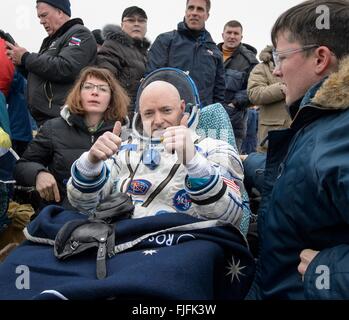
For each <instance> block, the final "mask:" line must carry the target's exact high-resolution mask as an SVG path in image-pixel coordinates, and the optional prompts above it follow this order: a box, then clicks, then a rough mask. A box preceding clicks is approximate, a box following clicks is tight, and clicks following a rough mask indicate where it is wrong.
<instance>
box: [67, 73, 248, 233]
mask: <svg viewBox="0 0 349 320" xmlns="http://www.w3.org/2000/svg"><path fill="white" fill-rule="evenodd" d="M186 105H188V103H187V101H184V100H181V96H180V93H179V91H178V90H177V88H176V87H175V86H174V85H172V84H171V83H170V82H166V81H161V80H157V81H153V82H151V83H150V84H148V85H147V86H146V87H145V88H144V89H143V90H142V92H141V93H140V95H139V99H138V106H137V108H138V113H137V114H136V115H135V118H134V121H133V134H132V136H130V137H129V139H128V140H127V141H124V142H122V141H121V138H120V137H119V136H120V132H121V124H120V123H119V122H116V124H115V127H114V130H113V132H106V133H105V134H104V135H103V136H101V137H100V138H99V139H98V140H97V141H96V142H95V144H94V145H93V146H92V148H91V149H90V150H89V151H88V152H85V153H84V154H83V155H82V156H81V157H80V158H79V159H78V160H77V161H76V162H75V163H74V164H73V166H72V177H71V179H70V180H69V182H68V197H69V200H70V202H71V204H72V205H73V206H74V207H76V208H77V209H78V210H80V211H82V212H86V213H88V214H93V213H94V212H95V210H96V208H97V206H98V205H99V204H100V203H103V201H104V200H105V199H110V198H112V195H113V194H117V193H119V192H123V193H127V194H129V195H130V196H131V197H132V200H133V203H134V206H135V210H134V213H133V216H132V218H140V217H145V216H151V215H157V214H161V213H163V212H174V213H176V212H180V213H187V214H189V215H192V216H195V217H199V218H202V219H218V220H221V221H223V222H227V223H231V224H233V225H235V226H236V227H239V224H240V221H241V217H242V212H243V206H242V200H241V195H240V191H239V190H240V188H242V179H243V169H242V164H241V161H240V158H239V155H238V154H237V152H236V151H235V149H234V148H233V147H232V146H231V145H229V144H228V143H227V142H225V141H221V140H216V139H212V138H205V137H204V138H202V137H199V136H198V135H197V134H196V133H195V129H196V128H195V124H196V123H197V121H194V120H195V119H196V120H197V117H198V115H199V111H198V106H197V105H196V106H194V107H193V108H192V110H191V111H190V112H191V113H190V114H188V113H187V110H186ZM108 201H109V200H108Z"/></svg>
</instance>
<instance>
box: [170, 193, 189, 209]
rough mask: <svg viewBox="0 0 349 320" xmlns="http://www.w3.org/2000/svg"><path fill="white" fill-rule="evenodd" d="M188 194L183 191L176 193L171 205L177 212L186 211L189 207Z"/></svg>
mask: <svg viewBox="0 0 349 320" xmlns="http://www.w3.org/2000/svg"><path fill="white" fill-rule="evenodd" d="M191 203H192V201H191V199H190V196H189V194H188V193H187V192H186V191H185V190H184V189H183V190H180V191H178V192H177V193H176V194H175V196H174V198H173V205H174V207H175V208H176V209H177V210H178V211H181V212H183V211H188V210H189V209H190V207H191Z"/></svg>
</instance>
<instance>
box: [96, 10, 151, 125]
mask: <svg viewBox="0 0 349 320" xmlns="http://www.w3.org/2000/svg"><path fill="white" fill-rule="evenodd" d="M147 19H148V18H147V14H146V13H145V11H144V10H143V9H142V8H139V7H136V6H132V7H128V8H126V9H125V10H124V12H123V14H122V18H121V27H119V26H116V25H107V26H105V27H104V29H103V37H104V38H105V40H104V43H103V45H102V47H101V48H100V49H99V51H98V55H97V64H98V66H100V67H103V68H107V69H109V70H110V71H112V72H113V74H114V75H115V77H116V79H117V80H118V81H119V82H120V84H121V85H122V86H123V87H124V89H125V90H126V91H127V93H128V94H129V96H130V98H131V104H130V106H129V117H130V119H132V118H133V112H134V105H135V100H136V95H137V90H138V87H139V84H140V80H141V79H142V78H143V76H144V73H145V68H146V63H147V53H148V48H149V47H150V42H149V41H148V40H147V39H146V38H145V34H146V32H147Z"/></svg>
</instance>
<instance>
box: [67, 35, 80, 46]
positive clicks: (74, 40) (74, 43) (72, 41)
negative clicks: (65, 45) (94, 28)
mask: <svg viewBox="0 0 349 320" xmlns="http://www.w3.org/2000/svg"><path fill="white" fill-rule="evenodd" d="M80 44H81V39H79V38H75V37H71V39H70V41H69V45H70V46H80Z"/></svg>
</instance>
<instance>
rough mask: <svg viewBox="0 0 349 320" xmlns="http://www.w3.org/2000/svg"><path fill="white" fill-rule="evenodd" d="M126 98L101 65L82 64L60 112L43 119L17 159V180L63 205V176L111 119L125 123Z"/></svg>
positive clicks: (108, 128)
mask: <svg viewBox="0 0 349 320" xmlns="http://www.w3.org/2000/svg"><path fill="white" fill-rule="evenodd" d="M128 104H129V98H128V96H127V93H126V92H125V90H124V89H123V88H122V87H121V85H120V84H119V83H118V82H117V80H115V78H114V76H113V75H112V73H111V72H110V71H109V70H107V69H102V68H96V67H87V68H85V69H84V70H82V72H81V74H80V77H79V78H78V79H77V81H76V83H75V85H74V87H73V88H72V90H71V91H70V93H69V95H68V97H67V100H66V105H65V106H64V107H63V108H62V110H61V116H60V117H58V118H55V119H51V120H48V121H47V122H46V123H45V124H44V125H43V126H42V127H41V128H40V130H39V132H38V134H37V136H36V137H35V138H34V140H33V141H32V142H31V143H30V144H29V146H28V148H27V150H26V151H25V153H24V154H23V156H22V158H21V159H20V160H19V161H18V162H17V165H16V169H15V179H16V181H17V184H19V185H23V186H35V188H36V190H37V192H38V193H39V195H40V197H41V199H42V200H43V202H42V203H41V205H40V207H39V208H41V207H43V206H45V205H47V204H49V203H56V204H61V205H63V206H64V207H67V208H69V207H70V205H69V202H68V200H67V199H66V182H67V181H68V179H69V177H70V168H71V166H72V164H73V162H74V161H75V160H76V159H78V158H79V157H80V155H81V154H82V153H83V152H85V151H87V150H89V149H90V148H91V146H92V145H93V143H94V141H95V140H96V139H97V138H98V137H99V136H100V135H102V134H103V133H104V132H106V131H112V130H113V127H114V123H115V121H121V122H122V123H123V124H126V119H127V106H128Z"/></svg>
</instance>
